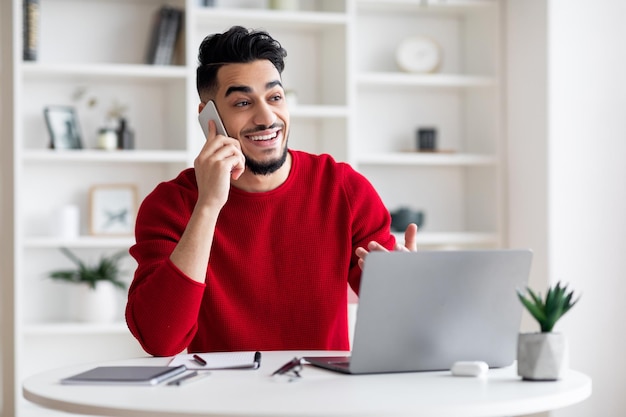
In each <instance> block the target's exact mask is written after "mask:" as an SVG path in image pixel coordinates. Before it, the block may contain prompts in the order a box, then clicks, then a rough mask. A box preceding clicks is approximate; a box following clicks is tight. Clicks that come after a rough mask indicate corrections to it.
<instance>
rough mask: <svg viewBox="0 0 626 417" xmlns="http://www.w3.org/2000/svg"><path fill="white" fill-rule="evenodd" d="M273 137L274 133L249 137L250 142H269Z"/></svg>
mask: <svg viewBox="0 0 626 417" xmlns="http://www.w3.org/2000/svg"><path fill="white" fill-rule="evenodd" d="M275 137H276V132H274V133H270V134H269V135H263V136H249V138H250V139H251V140H270V139H274V138H275Z"/></svg>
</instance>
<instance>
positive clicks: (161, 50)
mask: <svg viewBox="0 0 626 417" xmlns="http://www.w3.org/2000/svg"><path fill="white" fill-rule="evenodd" d="M182 24H183V11H182V10H181V9H177V8H175V7H172V6H162V7H161V8H160V9H159V10H158V11H157V13H156V15H155V19H154V24H153V27H152V36H151V38H150V45H149V47H148V54H147V56H146V63H147V64H152V65H171V64H172V61H173V58H174V50H175V49H176V44H177V41H178V36H179V33H180V30H181V27H182Z"/></svg>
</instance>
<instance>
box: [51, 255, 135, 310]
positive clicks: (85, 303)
mask: <svg viewBox="0 0 626 417" xmlns="http://www.w3.org/2000/svg"><path fill="white" fill-rule="evenodd" d="M60 250H61V252H63V254H65V256H67V257H68V258H69V259H70V260H71V261H72V262H73V263H74V264H76V268H74V269H63V270H58V271H52V272H50V273H49V275H48V276H49V277H50V278H52V279H55V280H60V281H65V282H72V283H76V284H81V285H80V287H79V291H80V294H79V296H78V303H77V316H78V317H77V318H78V319H79V320H81V321H91V322H109V321H112V320H114V319H115V317H116V315H117V312H118V311H117V310H118V309H117V296H116V290H124V289H126V283H125V282H124V281H123V280H121V278H120V276H121V275H122V271H121V269H120V266H119V262H120V260H121V259H122V258H123V257H125V256H126V255H128V252H127V251H125V250H123V251H119V252H116V253H114V254H113V255H110V256H102V257H101V258H100V261H99V262H98V263H97V264H95V265H87V264H86V263H85V262H83V261H82V260H81V259H80V258H79V257H78V256H76V255H75V254H74V253H73V252H71V251H70V250H69V249H67V248H60Z"/></svg>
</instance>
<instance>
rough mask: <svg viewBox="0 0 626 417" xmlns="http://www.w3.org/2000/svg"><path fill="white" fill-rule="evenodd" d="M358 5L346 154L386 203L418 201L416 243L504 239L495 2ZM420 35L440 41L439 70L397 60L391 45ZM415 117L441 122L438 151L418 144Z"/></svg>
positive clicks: (362, 1) (401, 0)
mask: <svg viewBox="0 0 626 417" xmlns="http://www.w3.org/2000/svg"><path fill="white" fill-rule="evenodd" d="M354 6H355V9H354V14H355V33H354V35H353V39H355V42H354V43H355V47H354V48H353V52H352V57H353V60H354V62H355V64H354V65H353V67H354V71H353V74H352V76H351V77H350V79H351V80H352V83H353V91H354V96H355V99H354V103H355V105H354V106H353V107H354V118H353V120H352V121H351V122H352V123H353V126H354V130H355V134H354V135H353V137H352V138H351V140H352V143H351V145H352V149H353V152H352V153H351V162H352V163H353V164H354V165H355V166H357V167H358V169H359V170H360V171H361V172H363V173H364V174H365V175H366V176H367V177H368V178H370V180H371V181H372V182H373V183H374V185H375V186H376V188H377V189H378V190H379V192H380V193H381V196H382V198H383V201H384V202H385V204H386V205H387V206H388V207H389V208H390V210H393V209H395V208H399V207H410V208H413V209H416V210H418V209H419V210H423V211H424V213H425V220H424V224H423V226H422V228H421V231H420V233H419V235H418V245H420V246H421V247H423V248H430V247H435V248H437V247H444V248H456V247H466V246H482V247H484V246H487V247H493V246H498V245H500V244H501V243H502V234H503V231H502V223H503V220H502V217H503V215H502V211H503V210H502V201H501V200H502V197H501V195H502V190H501V188H502V171H503V169H504V166H503V165H504V164H503V163H502V152H501V148H500V143H501V142H502V134H501V128H500V120H501V113H500V107H501V106H500V102H501V92H500V81H499V79H500V68H499V67H500V65H499V62H500V51H499V49H500V41H499V39H500V34H499V32H500V27H499V25H500V23H499V15H500V11H499V4H498V2H496V1H454V2H452V1H428V2H418V1H407V0H389V1H372V0H356V1H355V3H354ZM373 27H376V28H377V29H376V31H373V30H372V28H373ZM381 33H384V34H385V35H384V36H381V35H380V34H381ZM416 35H422V36H427V37H429V38H431V39H433V40H434V41H435V42H436V43H437V44H438V45H439V46H440V49H441V51H442V55H443V58H442V63H441V65H440V68H439V69H438V71H437V72H436V73H433V74H412V73H406V72H402V71H401V70H399V69H398V65H397V63H396V60H395V51H396V47H397V45H398V44H399V43H400V41H402V40H403V39H405V38H407V37H411V36H416ZM420 127H435V128H436V129H437V133H438V138H437V141H438V144H437V148H438V150H439V152H435V153H425V152H417V151H416V150H417V145H416V132H417V129H418V128H420Z"/></svg>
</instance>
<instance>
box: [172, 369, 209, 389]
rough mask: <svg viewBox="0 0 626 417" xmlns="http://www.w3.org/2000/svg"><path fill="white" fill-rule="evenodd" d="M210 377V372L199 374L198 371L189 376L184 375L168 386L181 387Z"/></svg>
mask: <svg viewBox="0 0 626 417" xmlns="http://www.w3.org/2000/svg"><path fill="white" fill-rule="evenodd" d="M209 375H210V372H203V373H201V374H199V373H198V372H197V371H193V372H191V373H188V374H187V375H183V376H181V377H180V378H177V379H175V380H173V381H170V382H168V383H167V385H176V386H180V385H183V384H188V383H189V382H193V381H197V380H199V379H202V378H204V377H207V376H209Z"/></svg>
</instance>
